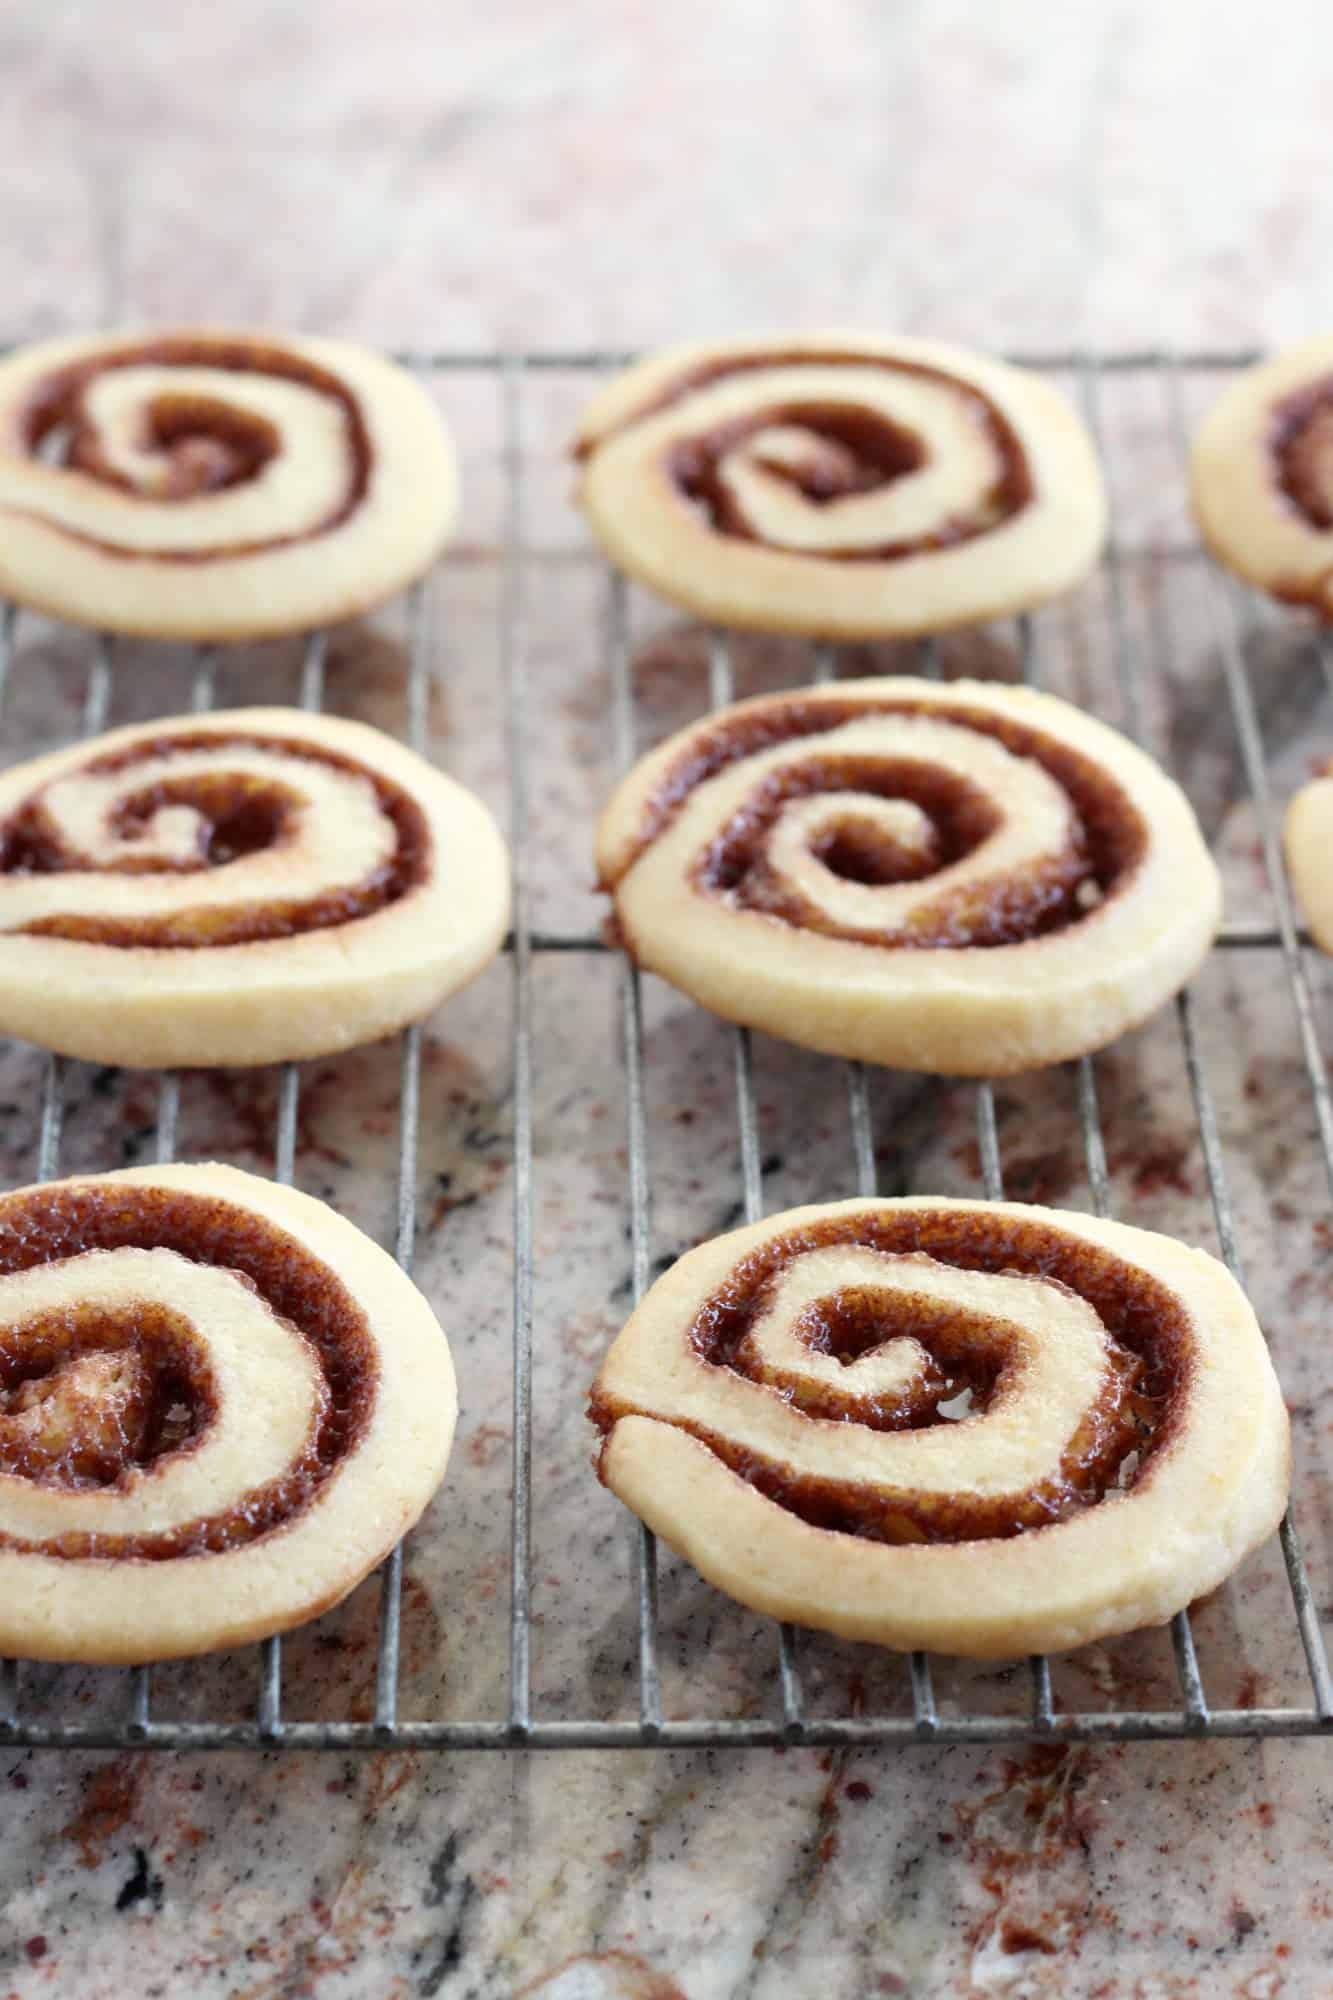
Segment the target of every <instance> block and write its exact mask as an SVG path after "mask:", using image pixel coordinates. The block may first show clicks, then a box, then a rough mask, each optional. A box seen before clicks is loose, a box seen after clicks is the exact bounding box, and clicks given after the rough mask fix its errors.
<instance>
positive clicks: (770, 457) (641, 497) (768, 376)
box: [577, 334, 1105, 638]
mask: <svg viewBox="0 0 1333 2000" xmlns="http://www.w3.org/2000/svg"><path fill="white" fill-rule="evenodd" d="M577 451H578V455H579V457H580V458H581V459H582V460H583V476H582V483H581V488H580V498H581V500H582V503H583V506H584V508H585V510H586V512H587V514H588V517H589V520H590V521H591V523H592V526H593V528H594V530H595V532H596V533H597V535H598V537H599V538H600V539H601V541H602V542H603V543H604V544H605V546H606V548H607V550H608V552H609V554H610V555H611V557H612V559H613V560H614V561H615V562H617V563H619V564H620V566H621V567H622V568H624V569H626V570H628V571H629V572H630V574H631V575H634V576H637V577H639V578H640V579H641V580H642V581H643V582H645V583H647V584H649V585H650V586H651V587H652V588H653V589H655V590H658V591H660V592H661V594H662V595H663V596H665V597H668V598H671V599H673V600H675V601H676V602H678V603H681V604H684V605H685V606H687V607H688V608H689V609H691V610H694V611H697V612H699V613H701V614H702V615H703V616H705V617H709V618H713V619H717V620H718V621H720V622H722V623H724V624H733V625H751V626H758V627H762V628H767V629H772V630H779V631H790V632H808V633H813V634H815V635H818V636H827V637H830V638H836V637H842V638H851V637H873V636H876V635H890V634H895V633H914V632H931V631H938V630H941V629H943V628H945V627H947V626H950V625H958V624H965V623H968V622H969V621H971V620H974V619H978V618H985V617H991V616H995V615H998V614H999V613H1001V612H1005V611H1014V610H1019V609H1022V608H1023V607H1024V606H1026V605H1030V604H1036V603H1039V602H1041V601H1042V600H1044V599H1045V598H1047V597H1050V596H1053V595H1055V594H1056V593H1058V592H1059V591H1062V590H1065V589H1067V588H1068V587H1069V586H1070V585H1072V584H1073V583H1075V582H1077V581H1078V579H1079V578H1080V577H1081V576H1082V575H1083V574H1084V573H1085V571H1086V570H1087V569H1088V568H1089V567H1090V565H1091V564H1092V562H1093V561H1094V560H1095V558H1096V555H1097V551H1098V549H1099V547H1100V545H1101V540H1102V536H1103V533H1104V530H1105V499H1104V495H1103V491H1102V483H1101V475H1100V472H1099V469H1098V466H1097V461H1096V456H1095V453H1094V451H1093V449H1092V445H1091V443H1090V441H1089V439H1088V438H1087V436H1086V435H1085V433H1084V432H1083V430H1082V427H1081V426H1080V425H1079V423H1078V421H1077V419H1076V418H1075V416H1074V415H1073V412H1072V411H1071V410H1070V409H1069V407H1068V405H1067V404H1066V403H1065V402H1064V400H1063V398H1062V397H1060V396H1059V395H1058V394H1057V393H1056V392H1055V391H1054V390H1053V389H1051V388H1050V387H1048V385H1047V384H1045V383H1044V382H1042V381H1041V380H1040V379H1039V378H1037V377H1035V376H1031V375H1026V374H1024V373H1022V372H1021V371H1019V370H1017V369H1013V368H1006V367H1004V366H1002V365H1001V364H999V363H998V362H993V361H988V360H983V359H982V358H981V357H980V356H976V355H971V354H968V353H965V352H964V351H963V350H961V349H958V348H952V347H946V346H943V345H940V344H939V343H936V342H929V341H907V340H893V341H889V340H882V339H873V338H865V337H862V336H859V335H852V334H828V335H816V336H812V337H811V338H809V339H808V340H802V341H801V342H799V343H791V342H783V341H779V340H758V339H751V340H743V341H734V342H727V343H722V344H719V345H715V346H706V347H690V348H678V349H672V350H671V351H670V352H668V353H666V354H663V355H659V356H658V357H656V358H655V359H654V360H651V361H648V362H645V363H643V364H642V365H641V366H639V367H637V368H633V369H631V370H630V371H629V373H628V374H627V375H625V376H623V377H622V378H620V379H619V380H618V381H617V382H615V383H614V384H612V386H611V387H610V388H609V389H607V390H606V391H604V392H603V394H602V395H601V396H599V397H598V398H597V399H596V400H595V401H594V402H593V404H592V405H591V407H590V408H589V409H588V410H587V411H586V413H585V415H584V418H583V422H582V424H581V427H580V431H579V437H578V443H577Z"/></svg>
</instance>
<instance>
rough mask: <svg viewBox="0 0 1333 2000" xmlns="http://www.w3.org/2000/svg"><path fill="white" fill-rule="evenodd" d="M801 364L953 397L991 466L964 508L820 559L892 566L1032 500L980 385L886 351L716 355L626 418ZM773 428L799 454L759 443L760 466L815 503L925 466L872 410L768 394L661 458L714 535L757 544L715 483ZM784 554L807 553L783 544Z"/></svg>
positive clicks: (984, 528)
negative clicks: (932, 388) (735, 456)
mask: <svg viewBox="0 0 1333 2000" xmlns="http://www.w3.org/2000/svg"><path fill="white" fill-rule="evenodd" d="M801 366H810V367H816V368H834V369H836V368H855V369H858V370H866V369H873V370H879V371H883V372H884V373H885V374H888V375H891V376H892V375H899V376H902V375H906V376H913V377H916V378H917V379H918V380H924V381H928V382H932V383H934V384H936V385H938V386H939V387H942V388H944V389H946V390H947V391H948V392H949V393H950V394H951V395H952V396H955V397H956V398H957V399H958V401H959V403H960V405H961V407H962V409H963V410H964V412H965V413H966V415H967V417H968V419H969V421H970V422H971V423H972V424H973V425H975V427H976V428H977V430H978V431H979V432H980V433H981V434H982V436H983V437H985V439H986V440H987V442H988V444H989V446H990V451H991V456H992V459H993V461H994V467H995V473H994V478H993V480H992V481H991V483H990V484H989V485H988V486H987V487H986V488H985V490H984V491H982V492H980V493H978V494H977V495H976V497H975V499H974V501H973V502H972V504H971V506H970V507H969V508H968V509H967V510H966V511H964V512H961V513H957V514H953V515H950V516H949V517H947V518H946V519H944V520H942V521H941V522H940V523H939V524H938V525H937V526H936V527H935V528H934V529H932V530H931V532H930V533H929V534H924V535H917V536H914V537H911V538H908V539H905V540H900V541H893V542H884V543H880V544H878V545H877V546H872V547H851V546H848V547H833V548H825V547H821V548H820V549H819V550H818V552H817V553H818V556H819V558H820V560H822V561H825V562H830V561H832V562H893V561H896V560H898V559H899V558H901V557H904V556H912V555H920V554H921V553H922V552H923V551H925V550H928V549H943V548H952V547H955V546H956V545H957V544H958V543H960V542H968V541H972V540H973V539H975V537H976V536H978V535H984V534H986V533H987V532H988V531H989V530H990V529H992V528H996V527H998V526H999V525H1000V524H1001V523H1002V522H1004V521H1007V520H1009V519H1010V518H1011V517H1012V516H1013V515H1015V514H1017V513H1019V512H1020V511H1021V510H1022V509H1023V508H1024V507H1026V506H1027V505H1028V503H1029V501H1030V500H1031V498H1032V478H1031V473H1030V471H1029V467H1028V462H1027V455H1026V453H1025V452H1024V449H1023V446H1022V443H1021V441H1020V440H1019V437H1018V435H1017V433H1016V432H1015V430H1014V429H1013V426H1012V425H1011V424H1010V422H1009V420H1008V418H1007V417H1005V416H1004V414H1003V413H1002V411H1001V410H1000V409H999V408H998V407H997V406H996V405H995V404H994V403H992V402H991V401H990V399H989V398H988V397H987V396H985V395H983V393H982V392H981V390H980V389H978V388H976V387H975V385H974V384H972V383H970V382H963V381H960V380H959V379H958V378H957V377H956V376H953V375H950V374H948V373H946V372H945V371H944V370H943V369H939V368H929V367H925V366H923V365H918V364H915V363H912V362H908V361H898V360H892V359H890V358H889V357H888V356H885V355H879V354H857V353H854V352H851V351H848V352H845V353H832V352H822V351H813V350H808V349H801V348H783V349H774V350H773V351H772V352H771V353H765V354H756V353H750V354H740V355H718V356H717V357H716V358H715V359H714V360H712V361H708V362H705V363H703V364H702V365H701V366H699V367H697V368H692V369H689V370H687V371H685V372H684V373H683V374H681V375H678V376H677V377H676V379H675V380H674V381H673V382H670V383H668V385H667V386H666V387H665V388H664V389H663V390H662V391H661V392H660V394H659V395H657V396H655V397H653V398H652V400H651V401H650V402H648V403H646V404H644V405H643V406H642V407H641V408H639V409H637V410H635V411H634V412H633V413H632V414H631V415H630V416H629V417H628V418H626V419H625V422H626V424H633V423H639V422H641V421H642V420H643V419H644V418H645V417H651V416H656V415H657V414H658V413H659V412H660V411H662V410H668V409H672V408H674V407H675V406H676V405H678V404H680V403H682V402H685V401H687V400H688V398H689V397H690V396H692V395H693V394H694V393H695V392H696V391H698V390H700V389H708V388H711V387H712V386H713V385H714V384H715V383H718V382H722V381H726V380H728V379H730V378H732V377H734V376H740V375H746V374H753V373H754V372H756V371H759V370H766V369H777V368H795V367H801ZM781 428H785V429H787V430H789V431H790V432H792V433H794V434H795V435H796V436H798V437H799V439H800V449H799V451H796V452H791V451H784V452H783V454H782V455H781V456H780V457H778V456H773V457H771V458H770V457H768V456H766V455H765V454H764V453H763V451H762V448H761V450H760V452H759V454H758V456H759V462H760V463H761V464H762V465H763V467H764V469H765V471H767V472H768V473H770V474H771V475H774V476H776V477H777V478H779V479H781V480H783V481H785V482H786V483H787V484H789V485H791V486H793V487H795V488H796V489H797V491H798V492H800V493H801V494H802V496H803V497H804V498H805V499H806V500H807V501H810V502H812V503H813V504H814V505H816V506H824V505H827V504H828V502H829V501H832V500H839V499H844V498H847V497H848V496H850V495H854V494H859V493H873V492H875V491H876V490H877V489H879V488H881V487H884V486H887V485H889V484H891V483H892V482H893V481H894V480H895V479H901V478H902V477H903V476H904V474H906V473H911V472H915V471H917V470H918V469H919V468H920V467H921V466H922V465H923V464H925V462H926V457H927V453H926V448H925V446H924V444H923V442H922V440H921V439H920V438H919V437H918V436H917V435H916V434H915V433H914V432H912V431H909V430H907V429H905V428H904V427H903V426H901V425H899V424H895V423H893V422H892V421H891V420H890V419H889V418H888V417H886V416H884V415H883V414H882V413H881V412H880V411H878V410H875V409H871V408H864V409H861V408H857V407H855V406H853V405H849V404H846V403H835V402H828V403H821V402H810V401H808V400H793V399H792V398H790V397H785V398H784V397H781V396H775V397H774V399H773V401H771V402H768V403H763V404H761V405H759V406H758V407H757V408H755V409H754V410H751V411H748V412H747V413H746V414H745V415H744V416H743V417H738V418H735V419H733V420H732V421H730V422H728V423H724V424H718V425H715V426H714V427H713V428H712V429H710V430H703V431H700V432H698V433H697V434H696V435H694V436H692V437H689V438H687V439H683V440H678V441H677V442H676V443H675V444H674V445H673V447H672V449H671V452H670V455H669V458H668V463H667V469H668V472H669V475H670V477H671V478H672V479H673V480H674V482H675V484H676V486H677V487H678V489H679V490H680V492H681V494H682V495H683V496H684V497H685V498H686V499H687V500H689V501H690V502H691V503H692V504H694V505H695V506H697V507H699V508H700V509H701V511H702V512H703V513H704V514H705V515H706V517H707V519H708V521H709V523H710V524H711V526H712V527H713V528H714V529H715V530H716V531H717V533H719V534H722V535H731V536H735V537H736V538H738V539H740V540H743V541H762V540H763V536H762V534H761V533H760V532H759V530H758V529H757V528H756V526H755V524H754V523H753V522H752V521H751V520H750V518H749V516H748V515H747V514H746V512H745V509H744V507H743V505H742V504H741V502H740V501H739V500H738V498H737V496H736V493H735V491H734V490H733V489H732V488H731V487H730V486H729V485H728V483H727V482H726V480H725V479H724V477H723V470H722V468H723V465H724V463H725V461H726V459H727V458H728V457H729V456H730V454H732V453H733V452H735V451H736V450H737V449H739V448H740V447H742V446H744V445H745V444H746V443H747V442H748V441H749V440H750V439H751V438H752V437H754V436H756V434H758V433H762V432H767V431H773V430H778V429H781ZM614 434H615V433H614V432H611V433H609V434H608V435H612V436H613V435H614ZM605 442H606V438H605V437H599V438H597V439H596V440H594V441H585V443H584V444H583V445H582V446H581V447H580V455H581V456H584V457H586V456H587V455H588V454H589V453H590V452H591V451H593V450H595V449H596V448H597V446H598V445H599V444H602V443H605ZM785 553H787V554H790V555H801V554H803V553H806V552H805V551H801V550H799V549H788V550H785Z"/></svg>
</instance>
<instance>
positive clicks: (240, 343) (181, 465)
mask: <svg viewBox="0 0 1333 2000" xmlns="http://www.w3.org/2000/svg"><path fill="white" fill-rule="evenodd" d="M139 367H153V368H217V369H222V370H226V371H228V372H229V373H233V374H238V375H270V376H277V377H278V378H279V379H280V380H283V381H288V382H298V383H300V384H301V385H302V386H303V387H305V388H308V389H313V390H315V391H316V392H317V393H318V394H320V395H323V396H328V397H330V398H331V399H332V400H333V401H334V402H336V403H337V404H338V405H339V407H340V409H341V410H342V413H343V418H344V421H345V423H346V427H347V430H346V436H347V458H348V464H347V483H346V486H345V488H344V490H343V493H342V495H341V497H340V498H339V500H338V502H337V505H336V506H335V507H334V508H333V509H332V510H331V511H330V512H329V513H328V514H327V515H326V516H325V517H324V519H323V520H322V521H318V522H316V523H315V525H314V526H313V527H311V528H307V529H305V530H303V532H302V533H300V534H295V535H275V536H273V537H271V538H270V539H268V540H265V541H258V542H233V543H229V544H228V545H226V546H225V547H222V548H210V549H130V548H124V547H122V546H120V545H119V544H118V543H115V542H108V541H105V540H103V539H102V538H101V537H100V536H97V535H92V534H88V533H87V532H86V531H85V530H83V529H80V528H71V527H68V526H66V525H65V524H64V523H63V522H54V521H51V522H48V523H47V525H48V526H50V527H51V528H52V529H53V530H54V531H56V532H58V533H60V534H62V535H68V536H69V538H70V539H71V541H76V542H83V543H86V544H87V545H88V546H89V547H91V548H95V549H98V550H99V551H100V552H101V553H102V554H104V555H110V556H116V557H119V558H120V559H121V560H122V561H125V562H163V563H199V562H218V561H222V560H230V559H232V558H234V557H236V556H245V555H253V554H257V553H259V552H260V551H263V550H266V549H277V548H285V547H287V546H289V545H290V544H292V543H294V542H304V541H311V540H313V539H314V538H315V537H316V536H318V535H324V534H327V533H328V532H329V531H330V530H331V529H333V528H337V527H339V526H341V524H342V523H343V522H344V521H345V520H347V519H348V517H349V516H350V515H351V514H352V513H353V512H354V511H355V510H356V508H357V507H358V506H359V505H360V504H361V502H362V500H363V499H364V498H365V494H366V489H367V487H368V486H369V483H370V471H371V465H372V462H373V458H374V452H373V448H372V445H371V441H370V433H369V431H368V430H367V428H366V421H365V418H364V417H363V415H362V413H361V408H360V405H359V403H358V402H357V399H356V397H355V396H354V395H353V394H352V393H351V391H350V390H349V389H348V388H347V386H346V385H345V384H344V383H343V382H342V381H340V380H339V378H338V377H337V376H336V375H334V374H331V373H330V372H329V371H328V370H327V369H324V368H320V367H319V366H317V365H316V364H315V363H314V362H312V361H309V360H307V359H306V358H305V357H304V356H303V355H299V354H295V353H292V352H291V351H290V350H288V349H287V348H284V347H281V346H279V345H277V344H276V343H273V342H269V341H263V340H226V339H219V338H216V337H214V336H209V335H190V334H187V335H173V336H169V337H167V338H164V339H159V340H140V341H129V342H127V343H126V344H125V345H124V346H123V347H117V348H114V349H111V350H109V351H107V352H105V353H100V354H94V355H89V356H88V357H87V358H86V359H85V360H82V361H74V362H71V363H70V365H69V366H68V367H66V368H61V369H58V370H57V371H56V372H55V373H54V374H51V375H48V376H47V377H46V378H45V379H44V380H43V381H41V382H39V383H38V384H37V385H36V387H35V388H34V390H33V391H32V393H31V395H30V397H29V399H28V402H27V404H26V406H25V407H24V408H23V410H22V411H20V413H19V418H18V426H17V439H16V448H17V449H18V450H19V451H20V452H22V453H24V454H25V455H27V456H28V457H33V456H35V455H36V453H37V452H38V450H39V449H40V447H41V445H42V443H43V441H44V440H45V439H46V438H48V437H50V436H51V435H52V434H53V433H56V432H60V431H65V432H67V433H68V437H67V439H66V441H65V446H64V454H63V459H62V463H63V464H65V465H67V466H70V467H72V468H76V469H77V470H79V471H81V472H85V473H87V474H89V475H90V476H91V477H93V478H95V479H99V480H101V481H102V482H103V483H104V484H106V485H108V486H114V487H116V488H117V489H118V490H119V491H120V492H122V493H124V494H125V495H126V496H127V497H129V498H131V499H148V500H155V501H161V500H190V499H193V498H195V497H196V496H197V495H199V494H201V493H214V492H219V491H221V490H223V489H224V488H227V487H231V486H239V485H242V484H244V483H245V482H246V481H247V480H250V479H253V478H255V477H256V476H257V474H258V473H260V472H261V471H262V470H263V468H264V466H265V465H266V464H267V463H268V461H269V460H270V459H271V458H273V457H274V456H275V455H276V454H277V452H278V451H279V450H280V448H281V442H280V438H279V435H278V433H277V431H276V430H275V429H274V427H273V426H272V425H271V424H269V423H267V422H265V420H264V419H262V418H260V417H257V416H255V415H253V414H252V413H251V412H249V411H246V410H241V409H236V408H233V407H231V406H230V405H228V404H226V403H224V402H222V401H221V400H219V399H215V398H213V397H208V396H197V395H188V396H187V395H181V394H178V393H175V392H173V391H171V390H169V389H164V390H162V391H160V392H159V393H158V394H157V395H156V396H154V397H153V398H152V399H151V401H150V402H149V403H148V404H147V406H146V408H145V411H144V421H145V424H146V435H145V436H144V437H142V438H141V439H140V440H139V442H140V444H141V446H142V447H143V448H144V449H146V450H152V451H157V452H160V453H162V454H163V456H164V457H165V459H166V460H167V479H166V488H165V491H160V492H151V493H144V492H141V491H140V489H139V488H138V487H136V486H134V485H132V484H131V483H130V482H129V481H128V480H127V479H125V478H124V477H123V475H122V474H120V473H119V472H117V471H116V470H115V468H114V466H112V465H111V464H109V463H108V462H107V460H106V459H104V458H103V457H102V455H101V453H100V452H99V451H98V449H97V433H96V427H95V425H94V424H93V423H92V421H91V420H90V418H89V416H88V414H87V410H86V408H85V405H84V394H85V391H86V390H87V388H88V387H89V385H90V384H91V383H92V382H94V381H95V380H96V378H97V377H98V376H99V375H102V374H106V373H108V372H110V371H112V370H114V369H118V368H139ZM10 511H11V512H32V513H39V512H40V510H39V509H37V508H32V509H10ZM43 518H45V517H43Z"/></svg>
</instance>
